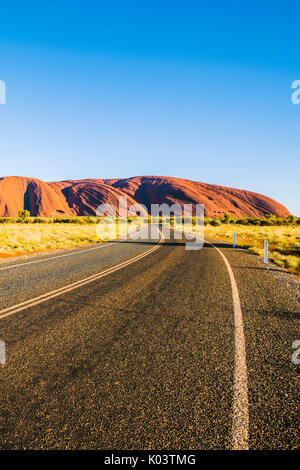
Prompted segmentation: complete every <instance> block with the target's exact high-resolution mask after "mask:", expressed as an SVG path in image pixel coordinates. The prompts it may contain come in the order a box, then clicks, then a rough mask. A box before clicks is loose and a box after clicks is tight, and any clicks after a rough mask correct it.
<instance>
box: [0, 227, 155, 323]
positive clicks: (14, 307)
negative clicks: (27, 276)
mask: <svg viewBox="0 0 300 470" xmlns="http://www.w3.org/2000/svg"><path fill="white" fill-rule="evenodd" d="M163 241H164V237H163V234H162V233H161V238H160V240H159V242H158V243H157V244H156V245H155V246H154V247H152V248H150V249H149V250H147V251H145V252H144V253H141V254H140V255H137V256H135V257H133V258H130V259H129V260H127V261H124V262H123V263H120V264H117V265H116V266H113V267H111V268H108V269H105V270H104V271H101V272H100V273H98V274H93V275H92V276H89V277H86V278H85V279H81V280H80V281H76V282H73V283H72V284H68V285H67V286H64V287H60V288H59V289H56V290H53V291H51V292H47V293H46V294H42V295H40V296H38V297H35V298H33V299H29V300H26V301H25V302H22V303H20V304H17V305H12V306H11V307H8V308H5V309H4V310H1V311H0V320H2V319H3V318H6V317H8V316H10V315H14V314H15V313H18V312H21V311H22V310H25V309H27V308H29V307H33V306H35V305H38V304H41V303H42V302H46V301H47V300H50V299H53V298H55V297H58V296H59V295H62V294H65V293H67V292H70V291H72V290H74V289H77V288H78V287H82V286H84V285H86V284H89V283H90V282H93V281H96V280H98V279H101V278H102V277H105V276H108V275H109V274H111V273H113V272H115V271H118V270H119V269H122V268H124V267H125V266H128V265H129V264H132V263H135V262H136V261H138V260H140V259H142V258H144V257H145V256H148V255H150V253H153V252H154V251H156V250H157V249H158V248H159V247H160V246H161V244H162V243H163Z"/></svg>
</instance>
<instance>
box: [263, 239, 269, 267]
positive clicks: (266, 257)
mask: <svg viewBox="0 0 300 470" xmlns="http://www.w3.org/2000/svg"><path fill="white" fill-rule="evenodd" d="M268 249H269V241H268V240H265V259H264V262H265V264H268Z"/></svg>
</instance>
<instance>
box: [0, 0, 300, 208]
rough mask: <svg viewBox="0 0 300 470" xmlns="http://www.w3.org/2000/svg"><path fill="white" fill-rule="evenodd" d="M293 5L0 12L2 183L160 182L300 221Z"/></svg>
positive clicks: (179, 4) (38, 5)
mask: <svg viewBox="0 0 300 470" xmlns="http://www.w3.org/2000/svg"><path fill="white" fill-rule="evenodd" d="M299 21H300V7H299V6H297V4H296V3H295V2H268V1H264V2H261V1H260V2H258V1H252V2H250V1H249V2H240V1H237V2H234V1H227V2H224V1H222V2H221V1H215V2H208V1H207V2H201V1H186V2H183V1H177V0H173V1H172V2H171V1H163V0H161V1H155V0H154V1H153V0H152V1H151V2H140V1H130V0H128V1H118V0H115V1H114V2H107V1H101V0H99V1H91V0H85V1H76V0H72V1H68V0H64V1H63V2H62V1H58V0H52V1H47V0H46V1H43V2H41V1H26V2H25V1H14V2H5V3H2V4H1V28H0V80H4V81H5V82H6V86H7V104H6V105H0V156H1V171H0V174H1V176H7V175H22V176H32V177H36V178H40V179H43V180H45V181H54V180H62V179H69V178H72V179H79V178H88V177H89V178H111V177H113V178H117V177H120V178H121V177H129V176H136V175H165V176H176V177H181V178H190V179H194V180H197V181H203V182H207V183H214V184H220V185H225V186H232V187H237V188H243V189H249V190H252V191H255V192H259V193H263V194H266V195H268V196H271V197H273V198H274V199H276V200H278V201H280V202H281V203H283V204H284V205H286V206H287V207H288V208H289V209H290V210H291V211H292V212H293V213H295V214H296V215H298V216H300V200H299V189H298V188H299V170H300V163H299V162H300V158H299V153H300V152H299V148H300V138H299V136H300V132H299V130H300V129H299V126H300V105H293V104H292V102H291V94H292V89H291V84H292V82H293V81H294V80H297V79H298V80H300V41H299V25H300V23H299Z"/></svg>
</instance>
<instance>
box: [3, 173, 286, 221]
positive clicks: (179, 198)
mask: <svg viewBox="0 0 300 470" xmlns="http://www.w3.org/2000/svg"><path fill="white" fill-rule="evenodd" d="M120 196H126V197H127V201H128V205H129V206H130V205H133V204H143V205H144V206H146V208H147V209H148V210H150V206H151V204H162V203H167V204H170V205H171V204H180V205H181V206H182V205H183V204H204V207H205V215H206V216H207V217H218V216H222V215H224V214H225V213H229V214H230V215H231V216H233V217H261V216H264V215H265V214H274V215H276V216H278V217H287V216H288V215H290V212H289V211H288V209H287V208H286V207H284V206H283V205H282V204H280V203H279V202H277V201H275V200H274V199H271V198H269V197H267V196H264V195H262V194H257V193H254V192H251V191H245V190H242V189H234V188H228V187H225V186H218V185H213V184H208V183H202V182H197V181H191V180H187V179H181V178H173V177H164V176H136V177H132V178H126V179H83V180H65V181H59V182H44V181H42V180H39V179H36V178H27V177H22V176H7V177H3V178H0V216H1V217H15V216H17V214H18V211H19V210H22V209H27V210H29V211H30V214H31V215H32V216H44V217H53V216H76V215H78V216H87V215H96V209H97V207H98V206H99V204H102V203H107V204H111V205H112V206H113V207H114V208H115V210H116V212H117V213H118V201H119V197H120Z"/></svg>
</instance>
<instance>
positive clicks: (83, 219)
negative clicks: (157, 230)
mask: <svg viewBox="0 0 300 470" xmlns="http://www.w3.org/2000/svg"><path fill="white" fill-rule="evenodd" d="M134 219H135V217H133V216H130V217H127V222H129V223H130V222H132V221H133V220H134ZM101 220H103V217H96V216H74V217H32V216H30V213H29V211H26V210H23V211H20V212H19V214H18V217H0V224H15V223H22V224H80V225H84V224H97V223H99V222H101ZM144 220H145V222H146V221H147V218H144ZM120 221H123V222H125V221H126V219H120ZM153 221H154V222H159V223H167V222H170V223H171V224H174V223H181V222H184V223H192V224H193V225H196V223H197V222H199V221H197V220H196V217H185V219H183V218H182V217H179V216H174V217H156V218H154V219H153ZM222 224H233V225H256V226H262V227H263V226H274V225H275V226H282V225H296V224H300V219H299V218H298V217H295V216H294V215H289V216H288V217H276V215H272V214H266V215H265V217H231V216H230V214H225V215H224V216H220V217H205V218H204V225H212V226H214V227H217V226H219V225H222Z"/></svg>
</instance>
